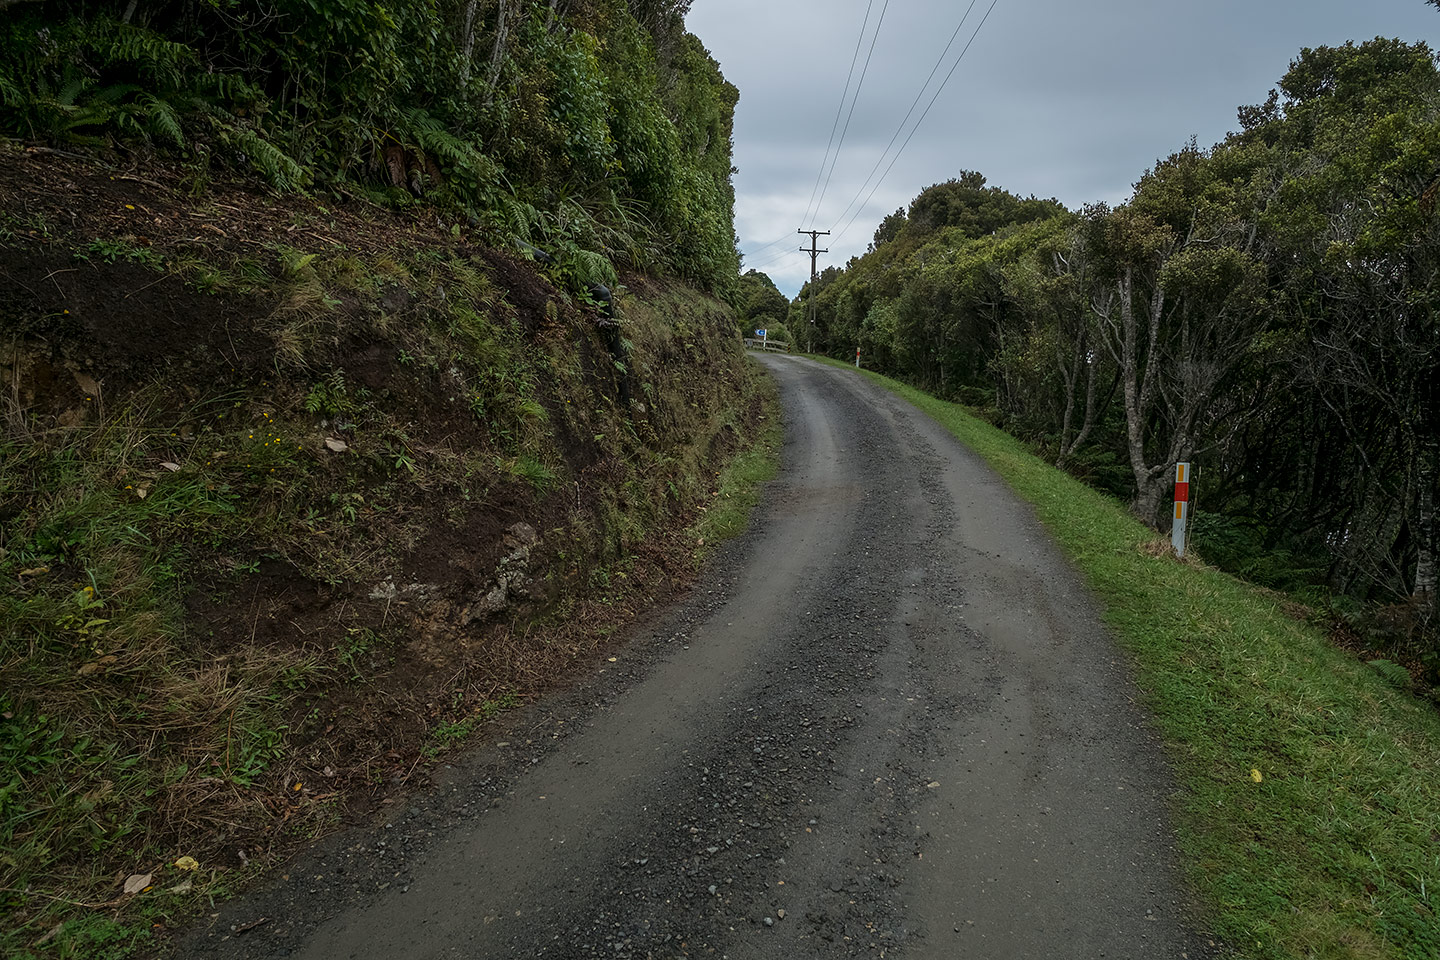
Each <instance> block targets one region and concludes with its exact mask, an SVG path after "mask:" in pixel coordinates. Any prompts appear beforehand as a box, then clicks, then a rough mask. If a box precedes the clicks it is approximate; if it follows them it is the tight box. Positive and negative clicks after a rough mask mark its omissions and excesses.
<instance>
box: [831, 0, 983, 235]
mask: <svg viewBox="0 0 1440 960" xmlns="http://www.w3.org/2000/svg"><path fill="white" fill-rule="evenodd" d="M999 2H1000V0H990V6H989V7H988V8H987V9H986V10H985V16H983V17H981V18H980V23H979V24H978V25H976V27H975V32H974V33H972V34H970V39H969V40H968V41H966V43H965V48H964V49H963V50H961V51H960V56H958V57H956V58H955V63H954V64H952V65H951V67H950V72H949V73H947V74H945V79H944V80H942V81H941V82H940V86H938V87H936V88H935V95H934V96H932V97H931V98H930V102H929V103H927V104H926V105H925V110H924V111H923V112H922V113H921V114H920V119H919V120H916V121H915V126H913V127H911V128H910V134H909V136H907V137H906V138H905V142H904V143H902V144H901V145H900V149H899V150H897V151H895V156H894V157H892V158H891V159H890V165H889V166H887V167H886V168H885V172H884V173H882V174H880V179H879V180H876V181H875V186H873V187H871V188H870V193H869V194H868V195H866V197H865V200H864V202H863V203H861V204H860V206H859V208H858V209H856V211H855V214H854V216H852V217H851V218H850V220H849V222H848V223H846V224H845V228H844V229H843V230H841V231H840V232H839V233H838V234H836V235H835V239H836V240H839V239H840V238H841V237H843V236H844V235H845V233H846V231H848V230H849V229H850V227H851V226H852V225H853V224H854V223H855V220H856V219H857V218H858V217H859V216H860V213H861V211H863V210H864V209H865V206H866V204H868V203H869V202H870V198H871V197H873V196H875V191H877V190H879V189H880V184H882V183H884V182H885V178H886V177H888V176H889V175H890V171H891V170H893V169H895V163H896V161H898V160H899V159H900V155H901V154H902V153H904V152H905V148H906V147H908V146H910V141H911V140H913V139H914V137H915V132H916V131H917V130H919V129H920V125H921V124H923V123H924V122H925V118H926V117H928V116H929V115H930V110H931V108H932V107H934V106H935V101H937V100H939V99H940V94H941V93H942V92H944V90H945V87H946V85H947V84H949V83H950V78H951V77H953V76H955V71H956V70H957V69H959V67H960V62H961V61H962V60H964V59H965V54H967V53H969V52H970V46H971V44H973V43H974V42H975V38H976V37H978V36H979V35H980V31H981V30H983V29H984V27H985V21H987V20H989V19H990V14H991V13H992V12H993V11H994V10H995V5H996V4H998V3H999ZM971 6H974V2H973V0H972V3H971ZM967 15H968V11H967ZM961 23H964V20H961ZM926 82H927V83H928V82H929V81H926ZM881 159H884V156H883V154H882V156H881ZM860 189H861V190H864V189H865V188H864V187H863V186H862V187H861V188H860ZM844 216H845V214H843V213H842V214H840V217H841V218H843V217H844ZM839 222H840V218H837V219H836V221H835V223H836V224H839ZM830 229H832V230H833V229H835V228H834V227H833V226H832V227H831V228H830Z"/></svg>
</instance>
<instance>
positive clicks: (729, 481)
mask: <svg viewBox="0 0 1440 960" xmlns="http://www.w3.org/2000/svg"><path fill="white" fill-rule="evenodd" d="M758 393H759V396H758V397H757V400H758V401H759V402H760V404H761V406H762V409H763V410H764V413H763V414H762V419H761V420H760V421H759V423H758V425H757V427H756V428H755V429H754V436H753V437H751V438H750V440H749V443H748V445H747V446H746V447H745V449H743V450H741V451H740V453H738V454H736V455H735V456H734V457H733V458H731V460H730V462H729V463H727V464H726V465H725V466H724V467H723V468H722V469H721V471H720V473H719V475H718V476H717V477H716V480H715V496H713V497H712V498H711V502H710V505H709V506H708V507H707V508H706V510H705V512H704V513H702V514H701V515H700V519H699V520H698V521H696V522H695V524H694V526H692V527H691V528H690V537H691V538H692V539H693V540H695V541H696V543H697V544H698V547H697V550H696V556H697V557H699V558H702V559H703V558H704V557H706V556H708V555H709V553H710V551H711V550H712V549H714V548H715V547H716V546H718V545H719V544H721V543H722V542H724V541H726V540H729V539H731V538H732V537H738V536H739V535H740V534H742V533H744V532H745V528H746V527H747V526H748V525H749V523H750V514H751V513H752V512H753V510H754V508H755V504H756V503H758V502H759V500H760V491H761V488H762V487H764V485H765V484H766V483H767V482H768V481H770V480H771V479H772V478H773V477H774V476H775V473H776V471H777V470H778V469H779V468H780V445H781V444H782V443H783V442H784V439H785V429H784V424H783V423H782V422H781V419H780V402H779V397H778V395H777V392H776V387H775V382H774V381H773V380H771V379H769V378H768V377H767V378H765V379H763V380H761V381H760V386H759V390H758Z"/></svg>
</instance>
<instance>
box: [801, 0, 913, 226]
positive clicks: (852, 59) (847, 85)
mask: <svg viewBox="0 0 1440 960" xmlns="http://www.w3.org/2000/svg"><path fill="white" fill-rule="evenodd" d="M874 6H875V0H869V2H868V3H867V4H866V5H865V20H864V21H863V22H862V23H861V24H860V36H859V37H857V38H856V39H855V53H854V54H852V55H851V57H850V72H849V73H848V74H846V75H845V91H844V92H843V93H841V94H840V104H839V106H837V107H836V108H835V122H834V123H832V124H830V141H829V142H828V143H826V144H825V155H824V156H823V157H821V158H820V169H819V171H817V172H816V174H815V186H813V187H811V188H810V202H809V203H807V204H806V205H805V216H803V217H801V218H800V222H801V223H804V222H805V221H806V220H808V219H809V218H810V211H811V209H812V208H813V207H814V206H815V192H816V191H817V190H819V189H820V178H821V177H823V176H825V164H826V163H827V162H828V161H829V160H830V148H831V146H833V145H834V143H835V131H836V130H837V129H839V127H840V114H842V113H844V112H845V98H846V97H848V96H849V95H850V80H851V79H852V78H853V77H854V76H855V64H856V63H857V62H858V61H859V60H860V47H861V45H862V44H864V42H865V28H866V27H868V26H869V25H870V11H871V9H872V8H873V7H874ZM886 6H889V0H886ZM882 17H883V14H882ZM876 32H877V33H878V32H879V31H878V28H877V31H876ZM866 64H867V66H868V64H869V61H868V60H867V61H866ZM857 93H858V91H857ZM832 169H833V167H832ZM817 212H818V211H817ZM776 242H777V243H778V242H779V241H776Z"/></svg>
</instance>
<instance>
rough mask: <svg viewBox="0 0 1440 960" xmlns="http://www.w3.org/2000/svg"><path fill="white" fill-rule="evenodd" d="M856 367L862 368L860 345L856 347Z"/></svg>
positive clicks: (857, 368)
mask: <svg viewBox="0 0 1440 960" xmlns="http://www.w3.org/2000/svg"><path fill="white" fill-rule="evenodd" d="M855 369H856V370H859V369H860V348H859V347H856V348H855Z"/></svg>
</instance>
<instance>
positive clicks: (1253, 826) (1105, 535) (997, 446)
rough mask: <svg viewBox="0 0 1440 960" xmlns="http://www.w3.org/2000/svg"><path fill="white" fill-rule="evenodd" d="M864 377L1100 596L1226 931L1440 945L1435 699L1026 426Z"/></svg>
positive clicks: (1293, 956) (1180, 824)
mask: <svg viewBox="0 0 1440 960" xmlns="http://www.w3.org/2000/svg"><path fill="white" fill-rule="evenodd" d="M815 359H821V360H824V362H828V363H830V364H831V365H833V366H837V367H845V368H847V369H848V368H849V365H848V364H845V363H841V362H839V361H830V360H826V359H825V358H815ZM862 372H863V373H864V374H865V375H866V376H867V377H869V378H870V379H871V380H873V381H874V382H876V383H878V384H880V385H881V386H883V387H885V388H886V389H889V390H891V391H893V392H895V393H896V394H898V395H900V396H901V397H903V398H904V399H906V400H907V401H909V402H910V403H911V404H913V405H914V406H916V407H917V408H919V409H920V410H922V411H924V412H925V413H927V414H928V415H930V416H931V417H932V418H934V419H935V420H936V421H937V422H939V423H940V424H941V425H942V426H944V427H945V428H946V429H948V430H949V431H950V432H951V433H952V434H954V435H955V437H956V438H957V439H959V440H960V441H961V442H962V443H963V444H965V445H966V446H967V447H969V448H970V449H971V450H973V451H975V452H976V453H977V454H978V455H980V456H981V457H982V458H984V459H985V461H986V462H988V463H989V464H990V466H991V467H992V468H993V469H994V470H995V471H996V472H997V473H999V474H1000V476H1001V477H1002V478H1003V479H1004V480H1005V481H1006V483H1007V484H1009V485H1010V486H1011V488H1012V489H1014V490H1015V491H1016V493H1018V494H1019V495H1020V496H1021V497H1022V498H1024V499H1025V500H1026V501H1028V502H1029V503H1030V504H1032V505H1033V506H1034V508H1035V511H1036V514H1037V515H1038V517H1039V519H1040V521H1041V522H1042V523H1043V524H1044V525H1045V527H1046V529H1047V530H1048V531H1049V532H1050V534H1051V535H1052V536H1053V537H1054V538H1055V539H1056V540H1057V541H1058V542H1059V544H1060V546H1061V548H1062V549H1063V550H1064V552H1065V554H1066V555H1067V556H1068V557H1069V558H1070V560H1071V561H1072V562H1073V563H1074V564H1075V565H1076V567H1077V568H1078V569H1079V570H1080V572H1081V573H1082V575H1083V576H1084V577H1085V579H1086V581H1087V582H1088V584H1089V585H1090V587H1091V589H1092V590H1093V591H1094V592H1095V594H1096V595H1097V596H1098V598H1099V600H1100V602H1101V605H1102V608H1103V610H1104V614H1103V616H1104V619H1105V621H1106V623H1107V624H1108V625H1109V627H1110V628H1111V630H1112V632H1113V634H1114V636H1115V637H1116V639H1117V641H1118V642H1119V644H1120V645H1121V646H1122V647H1123V648H1124V649H1125V650H1126V651H1128V653H1129V654H1130V655H1131V658H1132V663H1133V667H1134V669H1133V673H1134V676H1135V680H1136V682H1137V684H1138V685H1139V687H1140V688H1141V690H1142V692H1143V696H1144V699H1145V705H1146V706H1147V707H1148V708H1149V710H1150V712H1151V714H1152V715H1153V717H1154V722H1155V724H1156V727H1157V728H1158V730H1159V732H1160V733H1161V735H1162V737H1163V738H1164V741H1165V745H1166V750H1167V753H1168V756H1169V758H1170V760H1171V762H1172V765H1173V766H1174V768H1175V770H1176V773H1177V776H1178V778H1179V781H1180V783H1181V791H1180V794H1179V796H1177V797H1176V798H1175V799H1174V802H1173V805H1172V815H1173V818H1174V821H1175V826H1176V831H1177V834H1178V841H1179V846H1180V851H1181V856H1182V859H1183V862H1184V869H1185V872H1186V874H1187V876H1188V878H1189V880H1190V882H1191V883H1192V885H1193V887H1194V889H1195V891H1196V892H1197V894H1198V895H1199V897H1200V899H1201V901H1202V904H1203V906H1204V907H1205V908H1206V909H1207V915H1206V917H1205V918H1204V920H1205V922H1206V923H1207V924H1208V926H1209V928H1210V931H1211V932H1212V933H1213V935H1214V936H1215V937H1216V938H1217V939H1219V940H1220V941H1221V942H1222V943H1223V944H1224V946H1225V947H1226V948H1227V949H1228V950H1230V951H1232V952H1233V953H1234V954H1236V955H1239V956H1244V957H1254V958H1257V960H1258V958H1265V960H1269V958H1287V960H1299V958H1305V960H1311V958H1315V960H1332V958H1333V960H1340V958H1346V960H1350V958H1367V960H1368V958H1382V957H1383V958H1406V960H1411V958H1415V960H1418V958H1422V957H1424V958H1434V957H1437V956H1440V922H1437V917H1436V910H1437V906H1440V905H1437V903H1436V892H1435V891H1436V889H1437V884H1440V714H1437V711H1436V710H1435V708H1434V707H1433V706H1432V705H1430V704H1427V703H1424V702H1422V701H1420V700H1419V699H1417V698H1415V697H1413V696H1411V695H1410V694H1408V693H1406V692H1404V691H1400V690H1396V689H1395V688H1393V687H1392V686H1390V685H1389V684H1387V683H1386V682H1385V680H1384V678H1383V677H1381V676H1380V675H1378V674H1377V673H1376V672H1375V671H1373V670H1371V669H1369V668H1367V667H1366V666H1365V665H1364V664H1363V663H1360V662H1359V661H1357V660H1355V659H1353V658H1351V657H1350V656H1349V655H1347V654H1345V653H1344V652H1342V651H1340V650H1338V649H1336V648H1335V647H1334V646H1333V645H1331V644H1330V643H1329V642H1328V641H1327V640H1326V638H1325V637H1324V636H1322V635H1321V634H1320V633H1319V631H1317V630H1316V629H1314V628H1313V627H1311V626H1309V625H1307V624H1305V623H1303V622H1300V621H1298V620H1296V619H1294V618H1293V617H1291V616H1289V615H1287V613H1286V612H1285V609H1284V607H1283V606H1282V603H1283V601H1282V599H1281V598H1279V597H1277V596H1276V595H1273V594H1270V593H1267V592H1266V591H1263V590H1261V589H1259V588H1256V587H1254V586H1251V585H1249V584H1246V583H1243V582H1241V581H1239V580H1237V579H1236V578H1234V577H1232V576H1230V575H1228V574H1224V573H1221V572H1220V571H1218V570H1215V569H1213V568H1210V567H1206V566H1204V565H1203V564H1199V563H1193V562H1181V561H1179V560H1177V559H1176V558H1175V557H1174V555H1173V554H1172V553H1170V552H1169V551H1168V550H1167V549H1165V547H1166V545H1167V542H1166V541H1165V540H1164V539H1163V538H1161V537H1160V535H1158V534H1156V533H1155V532H1154V531H1151V530H1149V529H1148V528H1146V527H1145V526H1144V525H1142V524H1141V523H1140V522H1139V521H1137V520H1135V519H1134V518H1133V517H1132V516H1131V515H1130V514H1129V512H1128V511H1127V510H1126V509H1125V508H1124V506H1123V505H1121V504H1119V503H1117V502H1116V501H1114V500H1113V499H1111V498H1109V497H1107V496H1105V495H1103V494H1101V493H1099V492H1097V491H1095V490H1093V489H1091V488H1089V487H1087V486H1085V485H1084V484H1083V483H1081V482H1080V481H1078V480H1076V479H1074V478H1073V477H1070V476H1069V475H1068V474H1066V473H1064V472H1063V471H1061V470H1057V469H1056V468H1054V467H1052V466H1050V465H1049V464H1047V463H1045V462H1044V461H1042V460H1040V459H1039V458H1038V457H1036V456H1034V455H1033V454H1031V453H1030V452H1029V451H1028V450H1027V449H1026V448H1025V446H1024V444H1023V443H1021V442H1020V441H1019V440H1017V439H1015V438H1014V437H1011V436H1010V435H1008V434H1006V433H1004V432H1003V431H1001V430H1000V429H998V428H996V427H994V426H992V425H990V424H988V423H986V422H984V421H983V420H980V419H978V418H977V417H975V416H973V415H971V414H970V413H968V412H966V411H965V410H964V409H963V408H962V407H961V406H959V405H957V404H953V403H948V402H945V401H942V400H938V399H936V398H934V397H931V396H929V395H928V394H925V393H922V392H920V391H919V390H916V389H914V388H912V387H909V386H906V385H904V384H901V383H899V382H897V381H894V380H891V379H889V378H887V377H884V376H881V375H879V374H876V373H872V372H870V371H862Z"/></svg>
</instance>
